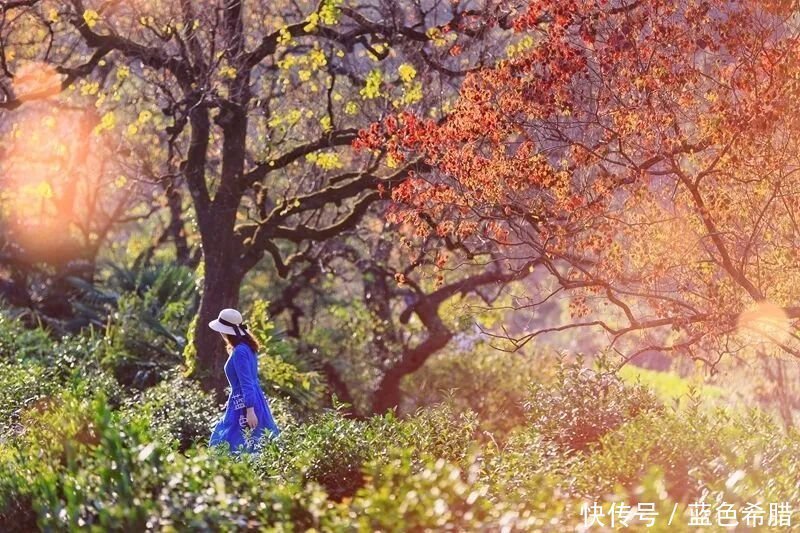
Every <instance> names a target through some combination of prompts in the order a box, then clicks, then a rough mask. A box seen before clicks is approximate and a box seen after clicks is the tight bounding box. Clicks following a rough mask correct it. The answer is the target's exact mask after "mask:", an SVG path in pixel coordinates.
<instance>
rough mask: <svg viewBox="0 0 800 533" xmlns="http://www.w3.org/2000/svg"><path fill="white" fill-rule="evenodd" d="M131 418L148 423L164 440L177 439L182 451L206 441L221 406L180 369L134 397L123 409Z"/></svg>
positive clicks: (156, 434)
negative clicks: (182, 373) (183, 374)
mask: <svg viewBox="0 0 800 533" xmlns="http://www.w3.org/2000/svg"><path fill="white" fill-rule="evenodd" d="M124 412H125V415H126V416H127V417H128V418H129V419H131V420H135V419H139V420H141V422H142V423H145V424H149V426H150V428H149V429H150V433H151V434H152V435H153V436H154V437H155V438H157V439H159V440H160V441H162V442H166V443H170V442H173V441H176V442H177V443H178V449H179V450H180V451H186V450H188V449H189V448H190V447H191V446H192V445H193V444H195V443H198V442H206V441H207V440H208V438H209V436H210V435H211V431H212V429H213V425H214V423H215V422H216V421H217V419H218V418H219V417H220V416H221V412H222V411H221V407H220V406H218V405H216V402H215V401H214V398H213V395H211V394H209V393H206V392H204V391H202V390H201V389H200V386H199V385H198V384H197V382H195V381H191V380H189V379H187V378H185V377H183V376H182V375H180V374H179V373H177V372H173V374H172V375H171V376H170V377H169V378H168V379H165V380H163V381H162V382H160V383H159V384H158V385H156V386H154V387H151V388H149V389H147V390H145V391H144V392H142V393H140V394H138V395H136V396H134V397H132V398H131V399H130V400H129V401H128V402H126V406H125V409H124Z"/></svg>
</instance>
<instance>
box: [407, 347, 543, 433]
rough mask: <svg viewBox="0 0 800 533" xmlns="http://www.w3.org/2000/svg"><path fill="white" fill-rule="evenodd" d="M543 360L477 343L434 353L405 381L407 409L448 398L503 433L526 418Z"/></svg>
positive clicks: (491, 429) (487, 428)
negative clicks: (528, 398) (465, 348)
mask: <svg viewBox="0 0 800 533" xmlns="http://www.w3.org/2000/svg"><path fill="white" fill-rule="evenodd" d="M543 368H546V367H545V365H542V364H541V362H539V364H538V365H534V362H533V361H532V360H530V359H528V358H527V357H524V356H520V355H517V354H509V353H504V352H498V351H494V350H491V349H490V348H489V347H488V346H486V345H484V344H482V343H481V344H478V345H477V346H475V347H474V349H473V350H471V351H469V352H461V351H452V352H446V353H440V354H437V355H436V356H434V357H432V358H430V359H429V360H428V361H427V362H426V363H425V365H424V366H423V367H422V368H421V369H420V370H418V371H417V372H415V373H413V374H411V375H410V376H408V377H407V378H406V379H405V381H404V384H403V393H404V395H403V396H404V402H403V405H402V408H403V411H406V412H408V411H413V410H415V409H417V408H419V407H422V406H429V405H434V404H436V403H438V402H441V401H443V400H444V399H448V401H450V402H452V403H453V404H454V406H455V407H456V408H457V409H461V410H470V411H474V412H475V413H477V415H478V418H479V419H480V421H481V429H482V430H483V431H488V432H490V433H492V434H493V436H494V438H501V437H503V436H504V435H505V434H507V433H508V432H509V431H511V430H512V429H513V428H514V427H516V426H518V425H520V424H521V423H522V422H523V421H524V419H525V410H524V405H523V404H524V402H525V399H526V393H527V390H528V389H529V388H530V387H531V385H532V384H533V383H536V382H537V381H540V380H543V379H544V380H546V379H547V377H548V376H547V375H543Z"/></svg>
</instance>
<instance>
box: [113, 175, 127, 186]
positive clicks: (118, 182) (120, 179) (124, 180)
mask: <svg viewBox="0 0 800 533" xmlns="http://www.w3.org/2000/svg"><path fill="white" fill-rule="evenodd" d="M127 183H128V178H127V177H125V176H123V175H122V174H120V175H119V176H117V179H115V180H114V186H115V187H116V188H117V189H121V188H123V187H124V186H125V185H126V184H127Z"/></svg>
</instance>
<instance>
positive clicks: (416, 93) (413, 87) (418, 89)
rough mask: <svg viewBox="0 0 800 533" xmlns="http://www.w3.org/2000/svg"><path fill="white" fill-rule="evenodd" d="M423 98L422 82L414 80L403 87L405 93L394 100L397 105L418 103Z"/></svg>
mask: <svg viewBox="0 0 800 533" xmlns="http://www.w3.org/2000/svg"><path fill="white" fill-rule="evenodd" d="M420 100H422V82H419V81H417V82H414V83H411V84H408V85H406V86H405V87H403V95H402V96H401V97H400V98H399V99H397V100H395V101H394V102H392V104H393V105H394V106H395V107H401V106H408V105H411V104H416V103H417V102H419V101H420Z"/></svg>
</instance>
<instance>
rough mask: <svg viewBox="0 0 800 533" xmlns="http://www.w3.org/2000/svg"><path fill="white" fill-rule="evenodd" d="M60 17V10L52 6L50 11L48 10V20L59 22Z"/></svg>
mask: <svg viewBox="0 0 800 533" xmlns="http://www.w3.org/2000/svg"><path fill="white" fill-rule="evenodd" d="M58 17H59V15H58V10H57V9H55V8H52V9H51V10H50V11H48V12H47V21H48V22H52V23H56V22H58Z"/></svg>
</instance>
